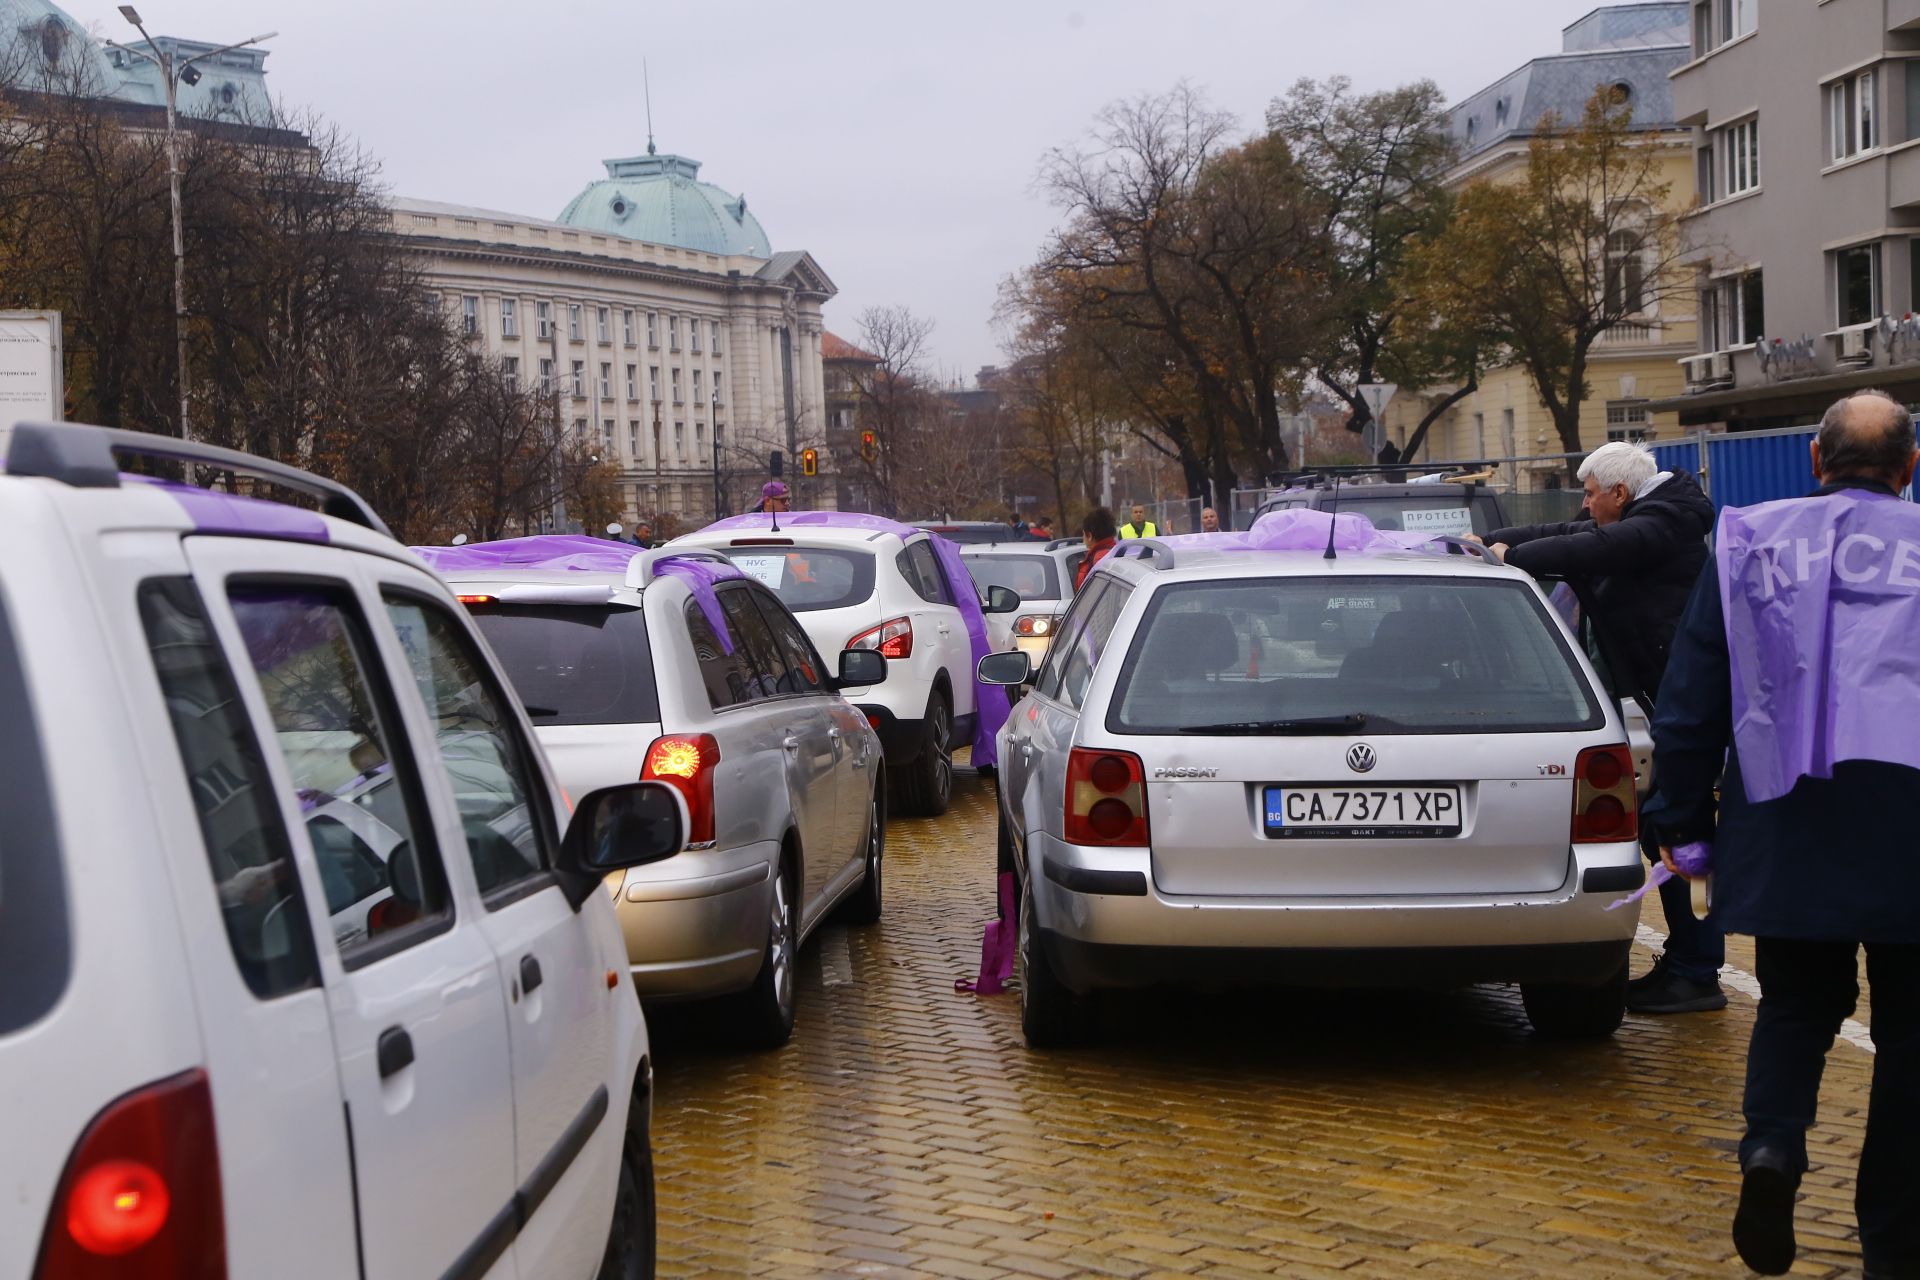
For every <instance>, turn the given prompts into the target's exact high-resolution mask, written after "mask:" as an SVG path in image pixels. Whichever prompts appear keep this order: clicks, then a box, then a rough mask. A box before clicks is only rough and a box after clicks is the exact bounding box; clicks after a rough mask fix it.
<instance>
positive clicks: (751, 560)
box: [728, 553, 787, 591]
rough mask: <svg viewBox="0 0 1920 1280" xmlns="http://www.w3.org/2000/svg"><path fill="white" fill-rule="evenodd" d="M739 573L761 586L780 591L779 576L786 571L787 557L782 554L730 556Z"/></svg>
mask: <svg viewBox="0 0 1920 1280" xmlns="http://www.w3.org/2000/svg"><path fill="white" fill-rule="evenodd" d="M728 558H729V559H731V560H732V561H733V563H734V564H735V565H736V566H738V567H739V569H740V572H742V573H744V574H746V575H747V576H748V577H749V578H752V579H753V580H754V581H755V582H758V583H760V584H761V585H763V586H767V587H771V588H773V589H774V590H775V591H778V590H779V589H780V576H781V574H782V573H783V572H785V570H786V566H787V557H786V555H785V554H784V553H782V554H780V555H777V556H730V557H728Z"/></svg>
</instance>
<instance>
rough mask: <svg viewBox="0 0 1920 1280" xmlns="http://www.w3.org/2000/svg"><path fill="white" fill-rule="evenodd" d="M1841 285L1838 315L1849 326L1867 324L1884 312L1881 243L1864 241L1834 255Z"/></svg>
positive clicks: (1837, 278)
mask: <svg viewBox="0 0 1920 1280" xmlns="http://www.w3.org/2000/svg"><path fill="white" fill-rule="evenodd" d="M1833 257H1834V267H1835V271H1834V276H1835V278H1836V282H1837V283H1838V285H1839V299H1838V302H1839V305H1838V306H1837V307H1836V308H1835V310H1836V313H1837V318H1838V320H1839V322H1840V324H1841V326H1842V327H1843V328H1844V327H1845V326H1847V325H1853V324H1866V323H1867V322H1868V321H1870V320H1873V319H1875V318H1877V317H1878V316H1879V314H1880V246H1879V245H1878V244H1860V245H1855V246H1854V247H1853V248H1851V249H1842V250H1840V252H1838V253H1836V254H1834V255H1833Z"/></svg>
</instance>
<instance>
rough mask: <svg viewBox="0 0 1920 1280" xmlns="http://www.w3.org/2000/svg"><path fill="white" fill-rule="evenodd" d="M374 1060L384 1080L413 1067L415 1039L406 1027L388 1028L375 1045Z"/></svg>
mask: <svg viewBox="0 0 1920 1280" xmlns="http://www.w3.org/2000/svg"><path fill="white" fill-rule="evenodd" d="M373 1060H374V1062H375V1063H377V1064H378V1065H379V1067H380V1078H381V1079H382V1080H385V1079H386V1078H387V1077H388V1076H390V1075H392V1074H393V1073H394V1072H396V1071H399V1070H400V1069H401V1068H403V1067H410V1066H412V1065H413V1037H412V1036H410V1035H408V1034H407V1029H406V1028H405V1027H388V1028H387V1029H386V1030H385V1031H382V1032H381V1033H380V1039H379V1040H378V1041H377V1042H376V1043H375V1045H374V1050H373Z"/></svg>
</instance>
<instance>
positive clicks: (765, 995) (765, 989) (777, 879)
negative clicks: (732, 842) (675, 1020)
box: [717, 860, 800, 1049]
mask: <svg viewBox="0 0 1920 1280" xmlns="http://www.w3.org/2000/svg"><path fill="white" fill-rule="evenodd" d="M767 913H768V914H767V949H766V952H765V954H763V955H762V957H761V959H760V972H759V973H758V974H756V975H755V976H754V979H753V985H752V986H750V987H748V988H747V989H746V990H745V991H742V992H740V993H739V994H738V995H733V996H727V997H725V998H723V999H722V1000H720V1001H718V1002H717V1003H719V1004H720V1005H721V1006H722V1008H721V1009H720V1010H719V1012H720V1014H721V1019H720V1025H721V1026H722V1027H723V1028H725V1036H726V1038H727V1039H728V1040H730V1041H731V1042H732V1043H734V1044H736V1045H738V1046H739V1047H741V1048H743V1049H778V1048H779V1047H780V1046H781V1045H783V1044H785V1043H786V1042H787V1040H788V1039H789V1038H790V1037H791V1036H792V1035H793V1019H794V1012H795V1009H796V1007H797V1006H798V1004H799V998H800V997H799V980H798V974H797V972H796V970H797V969H798V967H799V960H800V940H799V934H800V911H799V903H798V901H797V899H796V895H795V893H794V889H793V864H792V863H791V862H788V861H784V860H783V861H782V862H781V864H780V868H779V870H778V871H777V872H776V873H775V875H774V877H773V881H772V883H771V884H770V886H769V888H768V892H767Z"/></svg>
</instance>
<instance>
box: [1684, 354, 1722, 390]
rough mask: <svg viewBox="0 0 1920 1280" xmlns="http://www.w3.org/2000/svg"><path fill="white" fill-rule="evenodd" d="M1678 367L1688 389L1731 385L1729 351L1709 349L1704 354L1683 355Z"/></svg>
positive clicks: (1712, 388) (1706, 388)
mask: <svg viewBox="0 0 1920 1280" xmlns="http://www.w3.org/2000/svg"><path fill="white" fill-rule="evenodd" d="M1680 369H1681V372H1682V374H1683V375H1684V376H1685V377H1686V380H1687V390H1688V391H1692V392H1700V391H1712V390H1715V389H1717V388H1721V387H1730V386H1732V385H1733V354H1732V353H1731V352H1727V351H1709V352H1707V353H1705V354H1704V355H1697V356H1683V357H1682V358H1681V360H1680Z"/></svg>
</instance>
